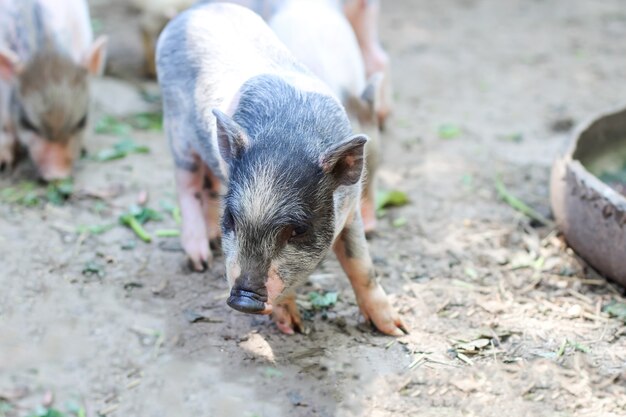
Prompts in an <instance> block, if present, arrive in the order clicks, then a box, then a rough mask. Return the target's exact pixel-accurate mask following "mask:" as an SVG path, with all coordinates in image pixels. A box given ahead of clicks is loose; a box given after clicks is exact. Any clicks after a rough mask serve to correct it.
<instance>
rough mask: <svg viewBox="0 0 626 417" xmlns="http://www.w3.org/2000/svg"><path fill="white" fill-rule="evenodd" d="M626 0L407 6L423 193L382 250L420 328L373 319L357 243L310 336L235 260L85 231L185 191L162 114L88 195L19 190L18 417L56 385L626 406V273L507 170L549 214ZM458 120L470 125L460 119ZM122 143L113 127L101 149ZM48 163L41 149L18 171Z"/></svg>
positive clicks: (12, 326) (341, 400) (382, 236)
mask: <svg viewBox="0 0 626 417" xmlns="http://www.w3.org/2000/svg"><path fill="white" fill-rule="evenodd" d="M92 3H94V9H93V14H94V16H95V18H96V19H97V23H98V24H99V25H101V28H100V30H101V31H105V32H106V31H109V33H111V45H112V53H111V63H110V69H111V71H113V72H114V73H124V68H126V71H130V70H132V69H133V68H135V69H136V68H137V67H138V66H140V61H139V58H140V56H139V45H140V41H139V35H138V33H137V31H136V27H135V26H133V25H134V24H135V23H136V20H133V19H134V18H133V17H132V16H131V15H130V14H129V12H128V10H127V9H126V8H125V7H122V6H120V4H124V3H123V2H120V1H117V2H114V3H113V4H111V3H109V2H104V1H97V2H92ZM623 6H624V3H623V2H622V1H620V0H603V1H596V2H591V1H584V0H570V1H565V0H560V1H559V0H530V1H529V0H510V1H500V0H445V1H437V2H435V1H428V0H394V1H384V2H383V15H382V22H381V25H382V37H383V40H384V44H385V46H386V48H387V50H388V51H389V53H390V55H391V57H392V59H393V69H394V83H395V87H396V108H395V116H394V119H393V120H392V122H391V123H390V126H389V130H388V131H387V133H386V134H385V137H384V143H385V145H384V160H385V163H384V166H383V170H382V173H381V176H382V178H383V181H382V182H383V186H384V188H386V189H392V188H393V189H399V190H402V191H405V192H406V193H407V194H408V195H409V197H410V200H411V201H410V203H409V204H408V205H406V206H403V207H399V208H393V209H390V210H389V211H388V213H387V216H386V217H385V218H383V219H382V220H381V221H380V230H379V233H378V235H377V236H376V237H375V238H373V239H372V240H371V250H372V253H373V256H374V258H375V263H376V266H377V268H378V271H379V273H380V276H381V280H382V283H383V285H384V287H385V288H386V289H387V290H388V292H389V293H390V294H391V296H392V299H393V303H394V305H395V306H396V307H397V308H398V309H399V310H400V311H401V313H402V317H403V320H404V322H405V323H406V324H407V325H408V327H409V328H410V331H411V333H410V334H409V335H407V336H405V337H402V338H400V339H391V338H389V337H385V336H381V335H379V334H376V333H374V332H372V331H371V329H369V328H368V327H367V326H365V325H363V324H359V320H358V319H359V314H358V309H357V307H356V305H355V301H354V296H353V293H352V291H351V289H350V287H349V283H348V281H347V279H346V278H345V276H344V274H343V273H342V272H341V269H340V267H339V266H338V263H337V262H336V260H335V259H334V258H333V257H329V258H328V259H327V260H326V261H325V262H324V264H323V265H322V266H321V267H320V268H319V269H318V271H317V272H316V273H315V274H314V275H313V276H312V277H311V278H310V280H309V282H308V283H307V284H306V286H304V287H303V288H302V289H301V291H300V294H301V295H302V300H303V301H304V302H303V303H302V304H303V306H304V307H307V303H306V300H307V297H308V294H309V293H310V292H312V291H331V292H332V291H336V292H338V293H339V301H338V302H337V304H336V305H335V306H334V307H332V308H331V309H329V310H328V311H308V312H307V313H306V314H305V318H306V321H305V324H306V327H307V329H308V332H307V334H299V335H295V336H285V335H283V334H280V333H279V332H278V331H277V329H276V328H275V327H274V326H273V325H272V323H271V322H270V321H269V319H267V318H266V317H252V316H246V315H243V314H241V313H238V312H236V311H234V310H232V309H230V308H228V307H227V306H226V304H225V300H226V291H227V288H226V283H225V280H224V278H223V275H224V269H223V260H222V258H221V257H218V258H217V260H216V263H215V265H214V267H213V269H212V270H211V271H210V272H208V273H204V274H197V273H191V272H189V270H188V269H187V267H186V264H185V260H184V255H183V253H182V252H181V251H180V245H179V244H178V242H177V239H176V238H173V239H172V238H156V239H155V240H154V241H153V242H152V243H144V242H141V241H139V240H137V239H136V238H135V237H134V235H133V234H132V232H131V231H130V230H129V229H126V228H123V227H115V228H113V229H112V230H110V231H108V232H106V233H102V234H99V235H91V234H89V233H84V232H83V233H77V232H76V230H77V227H78V226H81V225H103V224H111V223H113V224H114V223H116V222H117V218H118V216H119V215H120V213H122V212H123V211H125V210H126V207H127V206H128V205H129V204H131V203H132V202H134V201H136V199H137V196H138V195H139V194H140V193H141V192H142V191H147V192H148V193H149V196H150V200H149V205H150V206H151V207H154V208H159V207H160V202H161V201H171V202H173V201H174V184H173V170H172V161H171V158H170V155H169V153H168V150H167V147H166V144H165V140H164V138H163V134H162V133H161V132H158V131H142V130H136V131H133V132H132V133H131V136H132V138H133V139H134V140H135V141H136V142H137V143H140V144H142V145H146V146H148V147H149V148H150V153H149V154H147V155H141V154H136V155H135V154H133V155H129V156H127V157H126V158H123V159H119V160H116V161H111V162H96V161H92V160H89V159H86V160H82V161H81V162H80V164H79V167H78V171H77V174H76V177H77V178H76V184H75V195H74V197H72V198H71V199H70V200H69V201H68V202H67V203H66V204H64V205H61V206H55V205H52V204H40V205H38V206H36V207H24V206H22V205H18V204H10V203H7V202H2V203H0V287H1V288H2V290H0V416H2V417H5V416H6V417H14V416H19V417H22V416H27V415H29V413H30V412H31V411H32V410H34V409H35V407H36V406H37V405H38V404H42V402H44V401H46V402H50V400H51V398H50V396H51V395H52V394H54V395H53V397H54V401H55V406H56V408H59V409H61V410H65V408H66V406H67V404H68V402H75V403H77V404H78V405H79V406H80V407H84V410H85V413H84V415H86V416H88V417H92V416H93V417H95V416H97V415H112V416H124V417H153V416H155V417H156V416H217V417H220V416H224V417H226V416H228V417H230V416H244V417H275V416H294V417H305V416H307V417H308V416H324V417H333V416H373V417H388V416H389V417H390V416H404V415H407V416H420V417H423V416H474V415H475V416H479V415H480V416H500V415H503V414H506V415H508V416H511V417H513V416H529V415H533V416H603V417H604V416H623V415H626V337H625V335H626V327H625V326H624V323H623V322H620V321H619V320H617V319H613V318H609V317H608V315H607V314H606V313H604V312H603V311H602V309H603V307H604V306H605V305H607V304H608V303H609V302H610V301H611V300H617V301H620V302H623V301H625V299H624V297H623V289H622V288H620V287H618V286H617V285H615V284H612V283H607V282H606V281H605V280H603V279H602V278H601V277H599V276H597V274H595V273H594V271H592V270H590V269H589V268H588V267H587V266H586V265H585V264H584V262H583V261H581V260H580V259H579V258H577V257H576V256H575V255H574V254H573V252H572V251H571V250H570V249H568V248H567V247H566V246H565V245H564V243H563V242H562V240H561V239H560V237H559V236H558V234H557V233H556V232H554V231H553V230H550V229H549V228H547V227H541V228H537V227H534V225H531V224H530V222H529V220H528V219H527V218H526V217H524V216H523V215H521V214H519V213H517V212H516V211H514V210H513V209H512V208H511V207H509V206H508V205H506V204H504V203H503V202H501V201H500V199H499V198H498V195H497V193H496V191H495V186H494V184H495V179H496V178H497V177H498V176H500V177H501V178H502V180H503V182H504V183H505V184H506V186H507V188H508V189H509V191H510V192H512V193H513V194H515V195H517V196H519V197H520V198H522V199H523V200H524V201H526V202H527V203H529V204H530V205H532V206H533V207H535V208H536V209H538V210H539V211H540V212H542V213H544V214H546V215H548V214H549V203H548V188H547V184H548V178H549V171H550V165H551V162H552V160H553V158H554V156H555V155H556V153H557V151H558V150H559V149H560V148H561V147H562V146H563V143H564V140H565V139H566V138H567V137H568V134H569V133H570V132H571V130H570V127H571V126H570V125H571V124H572V122H574V124H575V123H578V122H582V121H584V120H585V119H587V118H588V117H591V116H593V115H594V114H596V113H598V112H600V111H603V110H606V109H607V108H614V107H616V106H619V105H620V104H622V103H623V102H624V99H625V98H626V97H625V96H624V91H625V90H624V76H625V75H626V72H625V71H626V70H625V68H626V62H625V60H624V57H625V56H626V44H625V43H624V42H623V39H624V36H626V11H625V9H624V7H623ZM141 86H143V87H146V86H147V87H148V90H149V91H152V92H154V85H152V84H150V83H143V82H142V83H137V82H128V81H125V82H122V81H119V80H117V79H112V78H110V79H107V80H105V81H99V82H98V83H97V85H96V87H97V88H96V90H95V91H96V102H97V103H96V104H97V113H95V114H97V115H99V116H98V117H100V116H102V115H105V114H113V115H115V116H117V117H122V116H124V115H128V114H133V113H137V112H142V111H147V110H150V109H151V106H152V105H150V104H148V103H146V102H145V101H143V100H142V99H141V96H140V95H139V93H138V91H139V87H141ZM445 126H448V128H445ZM450 126H452V127H453V129H452V130H455V129H456V128H458V129H459V132H458V134H450V135H449V136H454V137H452V138H447V139H445V138H442V137H441V136H442V135H443V136H446V134H445V133H446V132H449V131H450ZM455 133H456V132H455ZM118 140H119V138H118V137H116V135H113V134H109V135H95V134H94V135H93V136H91V137H90V138H89V139H88V142H87V148H88V150H89V153H90V154H93V153H95V152H97V151H98V150H100V149H102V148H105V147H107V146H110V145H112V144H113V143H115V142H117V141H118ZM32 175H33V174H32V169H30V168H29V167H28V166H27V165H22V166H21V167H20V168H19V169H18V170H16V171H15V172H14V173H13V174H12V175H11V176H9V177H5V178H3V179H1V180H0V189H5V188H6V187H14V186H15V185H16V184H19V183H20V182H21V181H23V180H24V179H28V178H32ZM94 195H98V196H100V197H101V198H95V197H94ZM403 218H404V219H406V224H405V225H402V223H404V220H403ZM397 219H400V220H397ZM394 221H395V224H396V225H401V227H394ZM146 228H147V229H148V230H149V231H151V232H154V230H155V229H163V228H176V223H175V222H174V220H172V218H171V217H169V216H166V217H165V219H164V220H163V221H162V222H160V223H157V222H153V223H148V224H147V225H146ZM133 242H134V243H133ZM133 245H134V248H133ZM86 265H90V268H86ZM86 269H92V270H96V271H97V270H100V271H101V272H102V274H100V275H98V274H97V273H95V274H89V271H87V270H86ZM198 317H203V319H202V320H200V321H197V322H194V323H191V322H192V321H194V320H196V319H197V318H198ZM462 342H469V344H468V343H466V344H465V345H463V344H462ZM76 415H80V413H78V414H76Z"/></svg>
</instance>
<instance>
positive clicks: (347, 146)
mask: <svg viewBox="0 0 626 417" xmlns="http://www.w3.org/2000/svg"><path fill="white" fill-rule="evenodd" d="M367 140H368V139H367V136H365V135H355V136H352V137H350V138H348V139H346V140H344V141H342V142H339V143H336V144H334V145H332V146H331V147H329V148H328V149H326V151H325V152H324V153H323V154H322V156H321V157H320V167H321V168H322V171H323V172H324V173H325V174H329V175H331V176H332V177H333V178H334V179H335V181H336V182H337V185H352V184H355V183H356V182H357V181H359V179H361V172H363V160H364V154H365V143H367Z"/></svg>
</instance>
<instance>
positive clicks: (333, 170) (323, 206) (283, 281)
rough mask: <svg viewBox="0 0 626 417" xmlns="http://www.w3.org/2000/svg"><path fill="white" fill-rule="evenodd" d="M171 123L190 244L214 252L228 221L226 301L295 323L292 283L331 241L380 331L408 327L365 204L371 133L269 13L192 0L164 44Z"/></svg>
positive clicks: (289, 329)
mask: <svg viewBox="0 0 626 417" xmlns="http://www.w3.org/2000/svg"><path fill="white" fill-rule="evenodd" d="M157 73H158V79H159V84H160V85H161V88H162V91H163V100H164V122H165V130H166V134H167V136H168V139H169V142H170V147H171V150H172V154H173V157H174V160H175V163H176V183H177V189H178V198H179V204H180V208H181V213H182V218H183V224H182V244H183V247H184V249H185V251H186V253H187V255H188V256H189V258H190V260H191V262H192V264H193V266H194V267H195V268H196V269H197V270H202V269H204V268H206V266H207V265H208V264H209V263H210V262H211V258H212V255H211V252H210V248H209V239H211V238H217V237H219V235H220V227H219V225H218V223H219V213H220V190H221V184H222V183H225V184H226V189H227V191H226V194H225V196H224V197H223V201H222V207H223V216H222V222H221V237H222V246H223V249H224V254H225V258H226V272H227V273H226V275H227V278H228V284H229V286H230V289H231V290H230V296H229V297H228V300H227V303H228V305H229V306H231V307H232V308H234V309H236V310H239V311H242V312H245V313H253V314H272V315H273V317H274V320H275V321H276V323H277V324H278V327H279V328H280V330H282V331H283V332H285V333H293V332H294V330H298V329H299V328H300V327H301V320H300V316H299V313H298V310H297V307H296V304H295V295H294V290H295V288H296V287H297V285H298V284H299V283H302V282H303V281H305V280H306V278H307V277H308V275H309V274H311V272H312V271H313V270H314V269H315V267H316V266H317V265H318V264H319V263H320V261H321V260H322V259H323V258H324V256H325V255H326V254H327V252H328V251H329V250H330V249H331V248H333V250H334V252H335V254H336V255H337V257H338V259H339V261H340V262H341V265H342V267H343V269H344V270H345V272H346V274H347V275H348V278H349V279H350V282H351V284H352V287H353V289H354V292H355V295H356V299H357V302H358V304H359V307H360V309H361V312H362V313H363V315H364V316H365V318H366V319H367V320H370V321H371V322H372V323H373V324H374V325H375V326H376V327H377V328H378V329H379V330H380V331H381V332H383V333H386V334H390V335H402V334H403V331H404V326H403V325H402V322H401V320H400V318H399V316H398V314H397V313H396V311H395V310H394V309H393V307H392V306H391V303H390V302H389V299H388V297H387V295H386V294H385V291H384V290H383V289H382V287H381V286H380V284H379V283H378V281H377V279H376V274H375V271H374V267H373V264H372V260H371V258H370V255H369V252H368V248H367V242H366V240H365V234H364V231H363V223H362V220H361V215H360V210H359V207H360V196H361V181H360V180H361V174H362V171H363V164H364V147H365V144H366V142H367V137H366V136H364V135H358V134H357V135H353V134H352V128H351V125H350V122H349V120H348V117H347V115H346V113H345V111H344V109H343V107H342V105H341V103H340V102H339V101H338V100H337V99H336V98H335V96H334V95H333V93H332V91H330V89H329V88H328V87H326V85H325V84H324V83H322V82H321V81H320V80H319V79H318V78H316V77H315V76H313V75H312V73H311V72H309V70H307V69H306V68H305V67H304V66H303V65H302V64H301V63H299V62H298V61H297V60H296V59H295V58H294V57H293V56H292V55H291V53H290V52H289V51H288V50H287V49H286V47H285V46H284V45H283V44H282V43H281V42H280V41H279V40H278V39H277V38H276V36H275V35H274V34H273V33H272V31H271V30H270V29H269V27H268V26H267V25H266V24H265V23H264V22H263V20H262V19H261V18H260V17H259V16H257V15H256V14H254V13H253V12H251V11H250V10H248V9H245V8H243V7H241V6H237V5H232V4H208V5H199V6H196V7H193V8H191V9H189V10H187V11H186V12H184V13H182V14H180V15H178V16H177V17H176V18H175V19H174V20H172V21H171V22H170V23H169V24H168V25H167V27H166V28H165V30H164V32H163V33H162V35H161V37H160V38H159V41H158V44H157Z"/></svg>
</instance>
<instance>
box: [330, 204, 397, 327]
mask: <svg viewBox="0 0 626 417" xmlns="http://www.w3.org/2000/svg"><path fill="white" fill-rule="evenodd" d="M333 249H334V251H335V254H336V255H337V258H338V259H339V262H340V263H341V266H342V268H343V270H344V271H345V272H346V274H347V275H348V278H349V279H350V284H352V289H353V290H354V294H355V296H356V301H357V303H358V305H359V308H360V310H361V313H362V314H363V316H364V317H365V319H366V320H368V321H370V322H371V323H372V324H373V325H374V326H376V328H377V329H378V330H379V331H380V332H382V333H385V334H388V335H390V336H402V335H404V334H406V333H408V332H407V330H406V328H405V327H404V324H402V321H401V320H400V316H399V315H398V313H397V312H396V310H395V309H394V308H393V307H392V305H391V303H390V302H389V297H388V296H387V294H386V293H385V290H383V287H381V286H380V284H379V283H378V281H377V279H376V271H375V270H374V264H373V263H372V259H371V257H370V254H369V251H368V248H367V241H366V240H365V232H364V230H363V222H362V220H361V215H360V213H359V212H358V211H356V212H355V214H354V219H353V220H352V222H351V223H350V224H348V225H347V226H346V227H345V228H344V229H343V231H342V232H341V235H340V236H339V237H338V238H337V241H336V242H335V245H334V248H333Z"/></svg>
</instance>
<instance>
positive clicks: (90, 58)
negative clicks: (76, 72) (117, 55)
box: [83, 36, 108, 76]
mask: <svg viewBox="0 0 626 417" xmlns="http://www.w3.org/2000/svg"><path fill="white" fill-rule="evenodd" d="M107 43H108V39H107V37H106V36H99V37H98V39H96V40H95V41H94V43H93V44H91V46H90V47H89V50H88V51H87V53H86V54H85V56H84V58H83V66H84V67H85V68H87V71H89V73H90V74H91V75H96V76H99V75H102V73H103V72H104V65H105V63H106V58H107V51H106V49H107Z"/></svg>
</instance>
